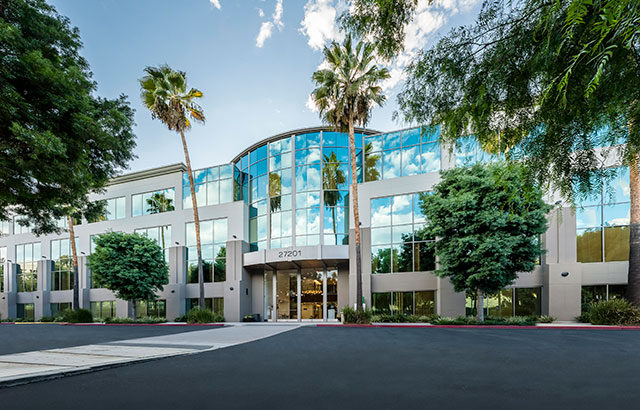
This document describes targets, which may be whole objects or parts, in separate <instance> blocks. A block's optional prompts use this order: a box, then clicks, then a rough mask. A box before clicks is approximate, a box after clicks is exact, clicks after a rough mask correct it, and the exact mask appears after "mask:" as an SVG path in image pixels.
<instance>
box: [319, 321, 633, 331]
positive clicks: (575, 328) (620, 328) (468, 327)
mask: <svg viewBox="0 0 640 410" xmlns="http://www.w3.org/2000/svg"><path fill="white" fill-rule="evenodd" d="M316 326H317V327H368V328H376V327H385V328H413V329H418V328H420V329H430V328H443V329H538V330H555V329H559V330H640V326H505V325H364V324H345V325H342V324H340V325H338V324H328V323H327V324H317V325H316Z"/></svg>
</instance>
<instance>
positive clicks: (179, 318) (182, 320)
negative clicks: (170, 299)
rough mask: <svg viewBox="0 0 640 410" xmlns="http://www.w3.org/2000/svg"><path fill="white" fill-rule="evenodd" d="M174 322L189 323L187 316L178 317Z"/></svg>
mask: <svg viewBox="0 0 640 410" xmlns="http://www.w3.org/2000/svg"><path fill="white" fill-rule="evenodd" d="M173 321H174V322H186V321H187V315H182V316H178V317H177V318H175V319H174V320H173Z"/></svg>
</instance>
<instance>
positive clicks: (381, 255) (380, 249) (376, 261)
mask: <svg viewBox="0 0 640 410" xmlns="http://www.w3.org/2000/svg"><path fill="white" fill-rule="evenodd" d="M390 272H391V248H390V247H389V246H372V247H371V273H390Z"/></svg>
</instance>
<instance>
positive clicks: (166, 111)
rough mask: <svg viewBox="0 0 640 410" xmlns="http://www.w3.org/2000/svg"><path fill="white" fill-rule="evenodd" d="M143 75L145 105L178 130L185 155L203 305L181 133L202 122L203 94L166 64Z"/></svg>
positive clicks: (195, 218) (195, 208) (193, 198)
mask: <svg viewBox="0 0 640 410" xmlns="http://www.w3.org/2000/svg"><path fill="white" fill-rule="evenodd" d="M144 72H145V73H146V75H145V76H144V77H142V78H141V79H140V87H141V97H142V102H143V103H144V105H145V106H146V107H147V108H148V109H149V111H151V117H152V118H154V119H155V118H157V119H159V120H160V121H161V122H162V123H164V124H165V125H166V126H167V128H169V130H171V131H176V132H177V133H178V134H180V138H181V140H182V148H183V150H184V159H185V162H186V164H187V174H188V175H189V187H190V189H191V203H192V206H193V221H194V224H195V228H196V248H197V252H198V282H199V284H200V297H199V305H200V308H201V309H204V308H205V306H204V274H203V270H202V246H201V244H200V218H199V216H198V203H197V201H196V188H195V184H194V180H193V172H192V170H191V160H190V159H189V149H188V148H187V140H186V138H185V136H184V133H185V131H188V130H189V129H191V121H190V120H189V118H191V119H192V120H194V121H196V122H200V123H204V121H205V117H204V113H203V112H202V108H201V107H200V106H199V105H198V104H197V103H196V101H197V99H199V98H202V91H200V90H197V89H195V88H189V87H188V86H187V74H186V73H185V72H183V71H176V70H173V69H172V68H171V67H169V66H168V65H162V66H160V67H146V68H145V69H144Z"/></svg>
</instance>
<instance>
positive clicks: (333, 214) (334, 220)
mask: <svg viewBox="0 0 640 410" xmlns="http://www.w3.org/2000/svg"><path fill="white" fill-rule="evenodd" d="M331 216H332V217H333V234H334V235H335V236H336V245H340V244H339V243H338V232H337V231H336V204H333V207H331Z"/></svg>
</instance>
